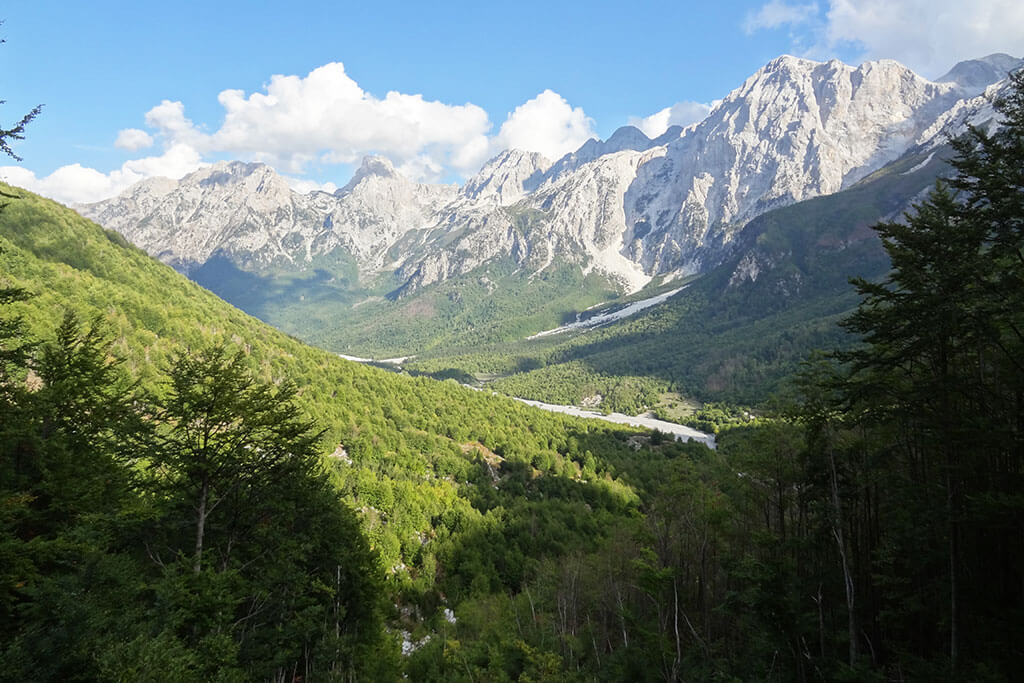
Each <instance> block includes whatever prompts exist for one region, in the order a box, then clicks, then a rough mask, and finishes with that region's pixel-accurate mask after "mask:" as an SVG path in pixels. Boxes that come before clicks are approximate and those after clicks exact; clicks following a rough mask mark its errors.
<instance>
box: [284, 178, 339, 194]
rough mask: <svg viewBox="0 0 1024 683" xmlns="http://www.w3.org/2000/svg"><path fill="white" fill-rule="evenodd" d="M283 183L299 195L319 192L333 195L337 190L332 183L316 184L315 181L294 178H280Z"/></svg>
mask: <svg viewBox="0 0 1024 683" xmlns="http://www.w3.org/2000/svg"><path fill="white" fill-rule="evenodd" d="M281 177H282V178H284V180H285V182H286V183H288V187H290V188H292V189H293V190H295V191H296V192H298V193H300V194H309V193H310V192H314V191H317V190H318V191H320V192H329V193H332V194H333V193H334V191H335V190H337V189H338V186H337V185H335V184H334V183H332V182H326V183H318V182H316V181H315V180H310V179H309V178H296V177H295V176H288V175H286V176H281Z"/></svg>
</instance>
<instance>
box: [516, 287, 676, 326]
mask: <svg viewBox="0 0 1024 683" xmlns="http://www.w3.org/2000/svg"><path fill="white" fill-rule="evenodd" d="M684 289H686V285H684V286H682V287H679V288H677V289H673V290H671V291H668V292H663V293H661V294H658V295H657V296H652V297H650V298H648V299H641V300H640V301H634V302H633V303H631V304H628V305H626V306H623V307H622V308H620V309H619V310H617V311H611V312H609V313H598V314H597V315H595V316H591V317H590V318H587V319H586V320H577V321H575V322H571V323H569V324H567V325H562V326H561V327H556V328H554V329H553V330H544V331H543V332H538V333H537V334H532V335H530V336H529V337H527V339H539V338H540V337H548V336H550V335H552V334H561V333H562V332H568V331H569V330H589V329H591V328H594V327H598V326H600V325H607V324H608V323H612V322H615V321H616V320H622V319H623V318H628V317H629V316H631V315H636V314H637V313H639V312H640V311H642V310H645V309H647V308H650V307H651V306H657V305H658V304H660V303H662V302H663V301H665V300H666V299H668V298H669V297H672V296H675V295H676V294H678V293H679V292H681V291H682V290H684Z"/></svg>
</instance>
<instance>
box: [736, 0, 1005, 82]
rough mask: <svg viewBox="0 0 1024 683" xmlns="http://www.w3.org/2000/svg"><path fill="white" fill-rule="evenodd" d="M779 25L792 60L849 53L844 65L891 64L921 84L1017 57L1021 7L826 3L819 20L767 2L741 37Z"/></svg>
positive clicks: (806, 9) (927, 0)
mask: <svg viewBox="0 0 1024 683" xmlns="http://www.w3.org/2000/svg"><path fill="white" fill-rule="evenodd" d="M783 26H788V27H789V29H790V31H791V34H790V37H791V40H792V41H793V49H794V52H796V53H797V54H804V55H807V56H811V57H815V58H828V57H832V56H835V55H836V54H837V53H839V52H840V51H842V52H843V53H846V54H849V52H850V50H853V51H854V52H855V56H854V57H853V58H852V59H851V60H850V61H854V62H860V61H864V60H872V59H895V60H896V61H898V62H901V63H903V64H905V65H907V66H909V67H910V68H911V69H913V70H914V71H916V72H917V73H919V74H921V75H922V76H925V77H926V78H938V77H939V76H941V75H942V74H943V73H945V72H946V71H947V70H949V69H950V68H951V67H952V66H953V65H954V64H956V63H957V62H960V61H963V60H965V59H973V58H977V57H984V56H986V55H989V54H991V53H993V52H1007V53H1009V54H1012V55H1014V56H1017V57H1020V56H1022V55H1024V3H1022V2H1020V0H974V1H973V2H964V0H829V2H828V9H827V10H826V11H825V12H824V15H823V16H822V15H819V11H818V6H817V5H816V4H813V3H811V4H787V3H786V2H785V1H784V0H771V1H770V2H767V3H765V4H763V5H761V7H760V8H759V9H758V10H757V11H756V12H751V13H749V14H748V15H747V17H746V19H745V21H744V23H743V29H744V30H745V31H746V32H747V33H753V32H755V31H758V30H766V29H769V30H770V29H778V28H780V27H783Z"/></svg>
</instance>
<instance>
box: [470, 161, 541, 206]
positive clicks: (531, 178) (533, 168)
mask: <svg viewBox="0 0 1024 683" xmlns="http://www.w3.org/2000/svg"><path fill="white" fill-rule="evenodd" d="M550 167H551V162H550V161H549V160H548V159H547V158H546V157H544V155H542V154H538V153H537V152H524V151H522V150H519V149H507V150H505V151H504V152H502V153H501V154H499V155H498V156H496V157H494V158H493V159H491V160H490V161H488V162H487V163H485V164H484V166H483V168H481V169H480V171H479V172H478V173H477V174H476V175H475V176H473V177H472V178H470V179H469V180H468V181H466V184H465V185H463V186H462V192H461V195H462V197H464V198H465V199H466V200H468V201H470V202H486V201H491V202H493V203H495V204H497V205H499V206H507V205H509V204H515V203H516V202H517V201H519V200H520V199H522V198H523V196H524V195H526V194H527V193H528V192H532V191H533V190H535V189H537V187H538V186H539V185H540V183H541V180H543V178H544V173H545V171H547V170H548V169H549V168H550Z"/></svg>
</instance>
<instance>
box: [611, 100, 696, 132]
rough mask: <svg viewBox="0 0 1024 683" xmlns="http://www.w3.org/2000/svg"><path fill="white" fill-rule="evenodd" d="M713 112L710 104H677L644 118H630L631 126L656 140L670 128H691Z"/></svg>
mask: <svg viewBox="0 0 1024 683" xmlns="http://www.w3.org/2000/svg"><path fill="white" fill-rule="evenodd" d="M710 111H711V105H710V104H704V103H703V102H676V103H675V104H673V105H672V106H671V107H665V108H664V109H662V110H661V111H659V112H655V113H653V114H651V115H650V116H645V117H643V118H640V117H637V116H631V117H629V125H631V126H636V127H637V128H639V129H640V130H642V131H643V132H644V135H646V136H647V137H649V138H656V137H658V136H659V135H661V134H662V133H664V132H665V131H667V130H668V129H669V126H683V127H684V128H685V127H686V126H689V125H690V124H691V123H697V122H698V121H703V120H704V117H706V116H707V115H708V112H710Z"/></svg>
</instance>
